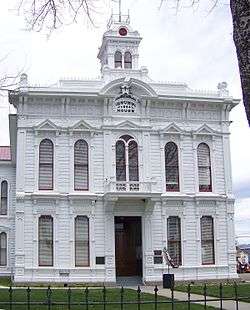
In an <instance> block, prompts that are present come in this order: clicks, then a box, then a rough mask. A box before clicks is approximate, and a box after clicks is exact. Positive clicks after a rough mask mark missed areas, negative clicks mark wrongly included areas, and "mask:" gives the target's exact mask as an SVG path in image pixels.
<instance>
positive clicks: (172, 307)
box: [171, 285, 175, 310]
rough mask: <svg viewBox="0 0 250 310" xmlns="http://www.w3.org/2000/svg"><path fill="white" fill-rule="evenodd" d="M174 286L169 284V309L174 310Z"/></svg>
mask: <svg viewBox="0 0 250 310" xmlns="http://www.w3.org/2000/svg"><path fill="white" fill-rule="evenodd" d="M174 308H175V306H174V287H173V286H172V285H171V309H172V310H174Z"/></svg>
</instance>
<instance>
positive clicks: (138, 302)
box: [137, 285, 141, 310]
mask: <svg viewBox="0 0 250 310" xmlns="http://www.w3.org/2000/svg"><path fill="white" fill-rule="evenodd" d="M137 309H138V310H140V309H141V288H140V286H139V285H138V288H137Z"/></svg>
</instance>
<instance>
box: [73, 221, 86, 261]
mask: <svg viewBox="0 0 250 310" xmlns="http://www.w3.org/2000/svg"><path fill="white" fill-rule="evenodd" d="M75 265H76V267H86V266H89V219H88V218H87V216H77V217H76V218H75Z"/></svg>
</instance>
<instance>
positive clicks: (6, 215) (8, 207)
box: [0, 178, 10, 218]
mask: <svg viewBox="0 0 250 310" xmlns="http://www.w3.org/2000/svg"><path fill="white" fill-rule="evenodd" d="M3 181H6V182H7V187H8V191H7V212H6V214H0V218H8V217H9V214H10V205H9V204H10V183H9V181H8V179H7V178H0V187H1V184H2V182H3ZM0 205H1V188H0Z"/></svg>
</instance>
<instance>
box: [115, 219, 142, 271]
mask: <svg viewBox="0 0 250 310" xmlns="http://www.w3.org/2000/svg"><path fill="white" fill-rule="evenodd" d="M115 263H116V276H117V277H138V276H139V277H141V276H142V232H141V217H140V216H116V217H115Z"/></svg>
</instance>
